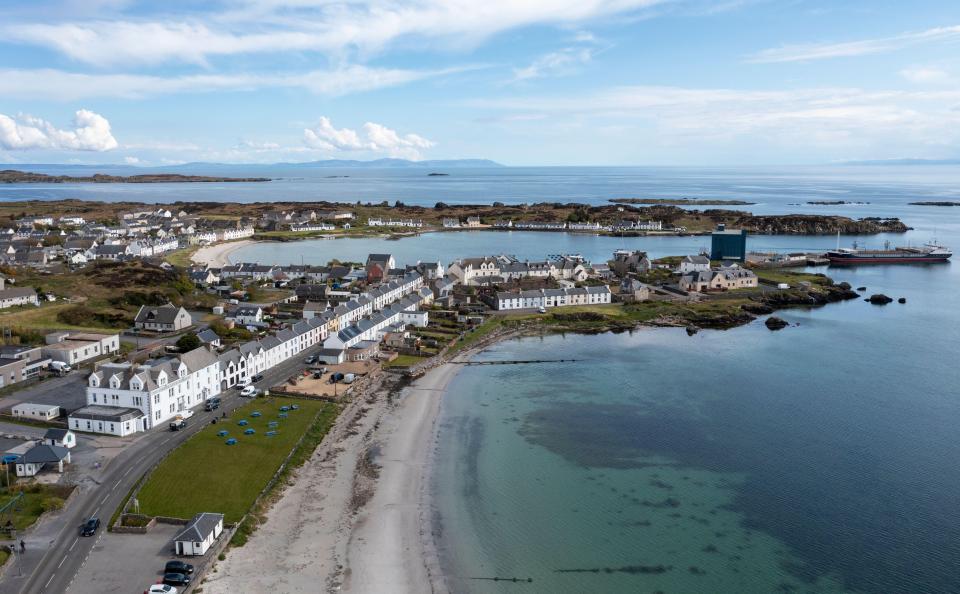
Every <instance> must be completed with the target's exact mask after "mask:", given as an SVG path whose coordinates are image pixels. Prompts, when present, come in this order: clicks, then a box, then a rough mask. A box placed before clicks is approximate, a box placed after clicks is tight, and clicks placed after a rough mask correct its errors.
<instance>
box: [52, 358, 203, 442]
mask: <svg viewBox="0 0 960 594" xmlns="http://www.w3.org/2000/svg"><path fill="white" fill-rule="evenodd" d="M220 385H221V384H220V361H219V360H218V358H217V354H216V352H215V351H214V350H213V349H210V348H208V347H200V348H197V349H194V350H192V351H190V352H188V353H184V354H182V355H180V356H178V357H165V358H162V359H154V360H151V361H149V362H148V363H145V364H139V365H138V364H134V363H110V364H107V365H103V366H101V367H100V369H98V370H97V371H95V372H94V373H91V374H90V377H89V378H87V406H85V407H83V408H80V409H78V410H76V411H74V412H73V413H71V414H70V417H69V419H68V424H69V427H70V429H74V430H77V431H91V432H94V433H107V434H110V435H120V436H123V435H129V434H131V433H136V432H138V431H146V430H147V429H151V428H153V427H158V426H162V425H164V424H165V423H166V422H167V421H169V420H170V419H172V418H174V417H175V416H176V415H177V414H179V413H181V412H183V411H185V410H188V409H191V408H194V407H197V406H200V405H202V404H203V402H204V401H205V400H207V399H208V398H212V397H214V396H216V395H218V394H219V393H220Z"/></svg>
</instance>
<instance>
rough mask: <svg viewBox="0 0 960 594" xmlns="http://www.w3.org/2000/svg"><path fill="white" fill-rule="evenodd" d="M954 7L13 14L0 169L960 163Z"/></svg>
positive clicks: (91, 4)
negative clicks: (379, 161)
mask: <svg viewBox="0 0 960 594" xmlns="http://www.w3.org/2000/svg"><path fill="white" fill-rule="evenodd" d="M958 147H960V5H958V4H957V2H956V1H955V0H944V1H939V2H936V1H928V2H923V1H919V2H909V3H907V2H902V1H895V0H870V1H838V0H833V1H826V0H824V1H819V0H783V1H776V0H769V1H762V0H552V1H547V0H484V1H482V2H476V1H473V0H448V1H441V0H386V1H378V0H234V1H232V2H215V1H205V2H194V1H188V0H167V1H166V2H162V3H161V2H139V1H137V0H32V1H29V2H28V1H25V0H9V1H7V2H4V3H3V4H2V5H0V162H7V163H52V162H60V163H71V162H77V163H131V164H139V165H151V166H156V165H165V164H173V163H181V162H190V161H217V162H236V163H245V162H264V163H271V162H277V161H311V160H316V159H328V158H348V159H372V158H379V157H385V156H394V157H404V158H411V159H449V158H470V157H476V158H489V159H494V160H497V161H500V162H502V163H505V164H510V165H752V164H807V163H829V162H835V161H842V160H856V159H891V158H904V157H913V158H930V159H944V158H958V157H960V148H958Z"/></svg>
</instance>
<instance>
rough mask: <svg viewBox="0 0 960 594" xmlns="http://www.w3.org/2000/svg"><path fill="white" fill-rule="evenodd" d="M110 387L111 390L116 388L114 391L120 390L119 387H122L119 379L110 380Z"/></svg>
mask: <svg viewBox="0 0 960 594" xmlns="http://www.w3.org/2000/svg"><path fill="white" fill-rule="evenodd" d="M110 387H111V388H114V389H117V388H119V387H120V380H118V379H117V378H115V377H113V378H110Z"/></svg>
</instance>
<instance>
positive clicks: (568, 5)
mask: <svg viewBox="0 0 960 594" xmlns="http://www.w3.org/2000/svg"><path fill="white" fill-rule="evenodd" d="M662 1H663V0H524V1H522V2H517V1H516V0H487V1H485V2H475V1H472V0H367V1H363V0H358V1H357V0H355V1H346V2H329V1H327V0H247V1H246V2H243V3H240V4H239V6H240V8H234V9H232V10H228V11H227V12H223V13H213V14H209V15H199V16H197V17H194V18H193V19H192V20H182V21H180V22H171V21H156V22H149V21H141V20H133V19H128V20H122V19H119V20H92V21H85V22H80V23H56V24H48V23H47V22H45V21H42V22H35V23H15V24H10V25H7V26H5V27H0V33H2V34H3V35H4V37H5V38H6V40H7V41H8V42H19V43H24V44H31V45H38V46H42V47H47V48H50V49H53V50H56V51H58V52H60V53H62V54H63V55H65V56H67V57H69V58H71V59H73V60H77V61H80V62H84V63H87V64H94V65H98V66H105V65H116V64H160V63H165V62H183V63H192V64H206V63H207V60H208V59H210V58H212V57H215V56H223V55H235V54H252V53H269V52H286V51H315V52H322V53H327V54H331V55H334V56H336V57H341V56H342V55H343V53H344V52H351V51H355V52H358V53H360V54H363V55H367V54H370V53H372V52H377V51H380V50H382V49H383V48H385V47H386V46H388V45H389V44H391V43H393V42H396V41H400V40H406V39H414V40H420V41H426V42H428V43H431V42H440V43H444V44H448V45H455V46H464V45H472V44H476V43H478V42H480V41H482V40H483V39H485V38H487V37H489V36H491V35H493V34H496V33H499V32H502V31H506V30H509V29H513V28H517V27H521V26H527V25H535V24H554V25H571V24H577V23H582V22H589V21H592V20H595V19H599V18H605V17H610V16H613V15H620V14H625V13H634V12H637V11H640V10H642V9H644V8H648V7H650V6H653V5H656V4H659V3H661V2H662Z"/></svg>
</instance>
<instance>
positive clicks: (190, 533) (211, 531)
mask: <svg viewBox="0 0 960 594" xmlns="http://www.w3.org/2000/svg"><path fill="white" fill-rule="evenodd" d="M221 532H223V514H215V513H211V512H203V513H199V514H197V515H195V516H194V517H193V519H192V520H190V523H189V524H187V525H186V527H185V528H184V529H183V530H182V531H180V533H179V534H177V536H176V537H175V538H174V539H173V548H174V552H175V553H176V554H177V555H205V554H206V553H207V551H208V550H209V549H210V547H212V546H213V543H214V541H216V540H217V538H219V537H220V533H221Z"/></svg>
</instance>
